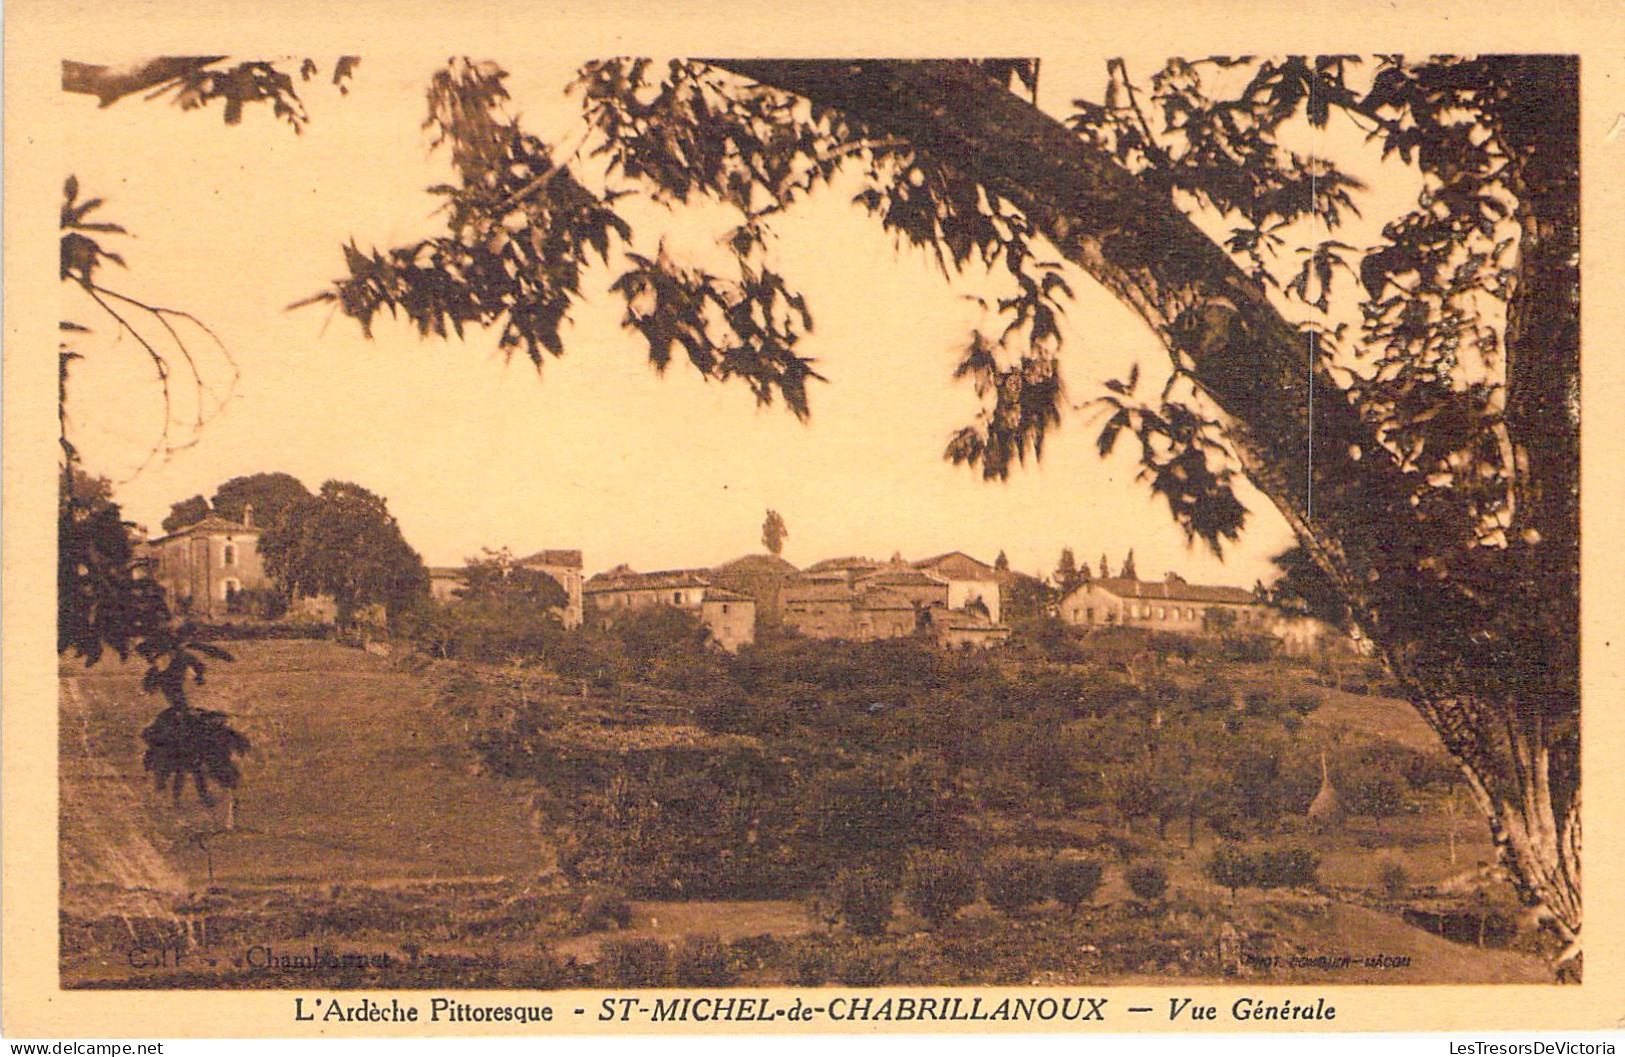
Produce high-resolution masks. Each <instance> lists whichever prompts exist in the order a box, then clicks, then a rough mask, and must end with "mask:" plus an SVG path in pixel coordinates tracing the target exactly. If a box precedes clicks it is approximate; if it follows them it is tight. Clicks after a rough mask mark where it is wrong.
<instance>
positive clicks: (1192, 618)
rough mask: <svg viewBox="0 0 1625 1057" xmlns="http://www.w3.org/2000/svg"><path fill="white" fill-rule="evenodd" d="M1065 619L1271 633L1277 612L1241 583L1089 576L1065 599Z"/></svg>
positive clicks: (1186, 630)
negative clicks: (1220, 584)
mask: <svg viewBox="0 0 1625 1057" xmlns="http://www.w3.org/2000/svg"><path fill="white" fill-rule="evenodd" d="M1061 619H1063V620H1065V621H1066V622H1067V623H1068V624H1074V625H1076V626H1078V627H1081V628H1101V627H1125V628H1145V629H1147V630H1150V631H1171V632H1177V633H1180V634H1186V635H1203V634H1210V635H1216V634H1222V633H1224V632H1227V631H1236V632H1243V633H1249V632H1250V633H1255V634H1269V633H1271V625H1272V624H1273V622H1274V620H1275V616H1274V613H1273V611H1272V610H1271V609H1270V608H1269V607H1268V606H1266V605H1264V604H1263V603H1262V602H1260V601H1259V599H1258V596H1257V595H1255V594H1254V593H1253V592H1251V591H1248V590H1245V589H1243V588H1240V587H1209V586H1205V585H1202V584H1190V583H1186V582H1185V581H1183V580H1180V579H1177V578H1169V579H1167V580H1164V581H1163V582H1161V583H1156V582H1152V581H1148V580H1131V579H1126V578H1122V577H1112V578H1104V579H1096V580H1089V581H1087V582H1086V583H1084V584H1082V585H1080V586H1079V587H1078V588H1076V589H1075V590H1074V591H1072V593H1071V594H1069V595H1067V596H1066V597H1065V598H1063V599H1062V600H1061Z"/></svg>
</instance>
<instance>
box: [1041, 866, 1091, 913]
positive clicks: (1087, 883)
mask: <svg viewBox="0 0 1625 1057" xmlns="http://www.w3.org/2000/svg"><path fill="white" fill-rule="evenodd" d="M1102 874H1103V871H1102V869H1101V866H1100V863H1098V862H1096V861H1095V860H1094V859H1056V860H1055V861H1054V862H1052V863H1050V868H1049V891H1050V895H1052V896H1054V897H1055V901H1056V902H1058V903H1060V904H1061V905H1062V906H1064V907H1066V909H1067V910H1068V911H1075V910H1077V909H1078V907H1080V906H1082V905H1083V904H1085V903H1087V902H1089V901H1090V900H1091V899H1093V898H1094V897H1095V893H1096V892H1097V891H1099V889H1100V880H1101V876H1102Z"/></svg>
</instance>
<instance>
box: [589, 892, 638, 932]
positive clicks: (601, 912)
mask: <svg viewBox="0 0 1625 1057" xmlns="http://www.w3.org/2000/svg"><path fill="white" fill-rule="evenodd" d="M575 917H576V928H577V929H578V930H579V931H580V932H602V931H604V930H605V929H607V928H609V927H610V926H611V925H613V926H614V927H616V928H618V929H624V928H627V927H628V926H630V925H631V924H632V904H631V903H628V902H627V901H626V897H625V896H623V895H621V894H620V893H619V892H615V891H608V890H606V891H599V892H588V893H587V894H586V895H585V896H583V897H582V899H581V903H580V904H579V905H578V906H577V907H576V912H575Z"/></svg>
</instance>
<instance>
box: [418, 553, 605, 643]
mask: <svg viewBox="0 0 1625 1057" xmlns="http://www.w3.org/2000/svg"><path fill="white" fill-rule="evenodd" d="M514 564H515V565H517V566H520V567H523V568H526V569H534V570H536V571H537V572H543V573H546V574H547V575H549V576H551V577H552V578H553V579H554V580H556V581H558V585H559V586H560V587H561V588H563V589H564V594H565V597H567V598H568V599H569V602H568V603H566V604H565V605H564V606H563V607H561V608H559V609H557V610H556V612H557V613H558V614H559V619H560V620H561V621H562V622H563V623H564V626H565V627H566V628H579V627H580V626H581V621H582V618H583V613H584V598H583V593H582V588H583V583H584V582H583V580H582V575H581V569H582V560H581V552H580V551H578V550H543V551H537V552H536V553H535V554H532V555H530V556H529V557H525V558H519V559H517V560H516V561H515V562H514ZM467 586H468V570H467V569H466V568H465V567H463V566H461V565H455V566H450V565H437V566H431V567H430V569H429V597H431V598H433V599H434V600H435V601H436V602H440V603H443V604H444V603H451V602H455V601H456V600H457V599H458V598H459V597H461V596H460V592H461V591H462V590H463V588H465V587H467Z"/></svg>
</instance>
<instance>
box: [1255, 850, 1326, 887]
mask: <svg viewBox="0 0 1625 1057" xmlns="http://www.w3.org/2000/svg"><path fill="white" fill-rule="evenodd" d="M1257 861H1258V880H1257V881H1256V882H1254V883H1255V884H1257V885H1258V887H1260V888H1301V887H1303V886H1305V885H1312V884H1314V883H1315V882H1316V881H1318V880H1319V879H1320V856H1318V855H1316V854H1315V853H1314V852H1312V851H1310V850H1309V849H1308V848H1265V849H1263V850H1262V851H1260V852H1259V853H1258V855H1257Z"/></svg>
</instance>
